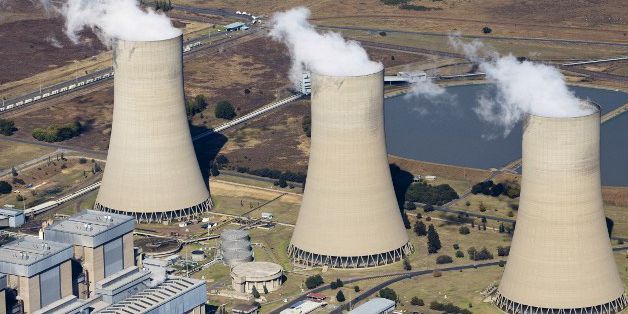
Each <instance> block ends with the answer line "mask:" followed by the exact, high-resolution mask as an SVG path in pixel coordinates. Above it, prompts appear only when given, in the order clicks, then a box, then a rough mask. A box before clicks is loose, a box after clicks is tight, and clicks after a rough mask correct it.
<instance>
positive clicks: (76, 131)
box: [32, 121, 83, 143]
mask: <svg viewBox="0 0 628 314" xmlns="http://www.w3.org/2000/svg"><path fill="white" fill-rule="evenodd" d="M82 128H83V126H82V124H81V122H79V121H74V122H72V123H67V124H64V125H51V126H49V127H47V128H37V129H35V130H33V133H32V135H33V137H34V138H35V139H37V140H38V141H44V142H48V143H53V142H61V141H65V140H68V139H71V138H73V137H76V136H79V135H81V131H82Z"/></svg>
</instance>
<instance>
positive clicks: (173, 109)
mask: <svg viewBox="0 0 628 314" xmlns="http://www.w3.org/2000/svg"><path fill="white" fill-rule="evenodd" d="M182 65H183V55H182V36H181V35H179V36H177V37H174V38H169V39H164V40H157V41H126V40H117V41H115V43H114V48H113V68H114V71H115V79H114V109H113V125H112V130H111V140H110V143H109V151H108V155H107V166H106V168H105V171H104V175H103V180H102V185H101V187H100V191H99V193H98V197H97V199H96V204H95V209H97V210H100V211H105V212H111V213H120V214H126V215H132V216H134V217H135V218H136V220H137V221H144V222H156V221H157V222H158V221H171V220H173V219H179V220H181V219H184V218H186V217H188V216H191V215H197V214H200V213H203V212H206V211H208V210H209V209H210V208H211V199H210V197H209V191H208V189H207V186H206V185H205V182H204V180H203V177H202V175H201V171H200V167H199V164H198V161H197V159H196V155H195V152H194V147H193V145H192V137H191V135H190V130H189V127H188V120H187V116H186V111H185V99H184V91H183V71H182Z"/></svg>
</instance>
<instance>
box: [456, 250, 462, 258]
mask: <svg viewBox="0 0 628 314" xmlns="http://www.w3.org/2000/svg"><path fill="white" fill-rule="evenodd" d="M456 257H457V258H463V257H464V253H463V252H462V251H460V250H458V251H456Z"/></svg>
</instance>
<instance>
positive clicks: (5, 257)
mask: <svg viewBox="0 0 628 314" xmlns="http://www.w3.org/2000/svg"><path fill="white" fill-rule="evenodd" d="M72 255H73V251H72V245H70V244H65V243H58V242H53V241H46V240H40V239H39V238H37V237H31V236H27V237H23V238H19V239H17V240H14V241H12V242H9V243H7V244H5V245H3V246H2V247H0V272H1V273H5V274H11V275H16V276H23V277H31V276H33V275H36V274H39V273H41V272H42V271H44V270H46V269H48V268H50V267H54V266H56V265H59V264H61V263H63V262H65V261H67V260H69V259H70V258H72Z"/></svg>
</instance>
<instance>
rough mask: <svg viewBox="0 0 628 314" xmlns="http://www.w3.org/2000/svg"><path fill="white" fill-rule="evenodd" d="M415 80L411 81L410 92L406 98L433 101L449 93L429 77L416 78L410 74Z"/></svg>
mask: <svg viewBox="0 0 628 314" xmlns="http://www.w3.org/2000/svg"><path fill="white" fill-rule="evenodd" d="M410 76H411V77H413V79H411V80H410V82H409V83H410V90H409V91H408V93H406V94H405V96H404V97H406V98H412V97H425V98H428V99H433V98H437V97H441V96H443V95H444V94H445V93H446V92H447V91H446V90H445V88H444V87H442V86H440V85H438V84H436V83H434V81H433V80H432V79H431V78H430V77H427V76H422V77H414V73H410Z"/></svg>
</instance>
